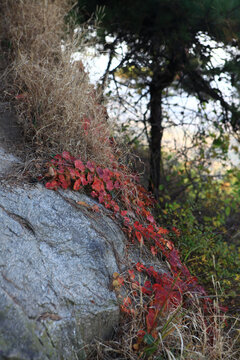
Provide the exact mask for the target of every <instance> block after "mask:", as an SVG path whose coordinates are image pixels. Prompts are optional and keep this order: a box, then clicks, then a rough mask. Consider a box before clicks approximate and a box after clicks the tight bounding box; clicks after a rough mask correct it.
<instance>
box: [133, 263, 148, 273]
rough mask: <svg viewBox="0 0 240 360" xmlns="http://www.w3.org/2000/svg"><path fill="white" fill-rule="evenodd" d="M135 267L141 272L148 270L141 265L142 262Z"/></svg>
mask: <svg viewBox="0 0 240 360" xmlns="http://www.w3.org/2000/svg"><path fill="white" fill-rule="evenodd" d="M135 266H136V269H137V271H139V272H142V271H143V270H146V267H145V266H144V265H143V264H141V263H140V262H138V263H137V264H136V265H135Z"/></svg>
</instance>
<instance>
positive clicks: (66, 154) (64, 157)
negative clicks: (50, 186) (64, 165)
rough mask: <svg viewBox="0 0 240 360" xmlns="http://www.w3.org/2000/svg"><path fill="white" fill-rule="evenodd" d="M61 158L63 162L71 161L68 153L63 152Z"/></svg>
mask: <svg viewBox="0 0 240 360" xmlns="http://www.w3.org/2000/svg"><path fill="white" fill-rule="evenodd" d="M62 157H63V159H65V160H68V161H71V155H70V154H69V152H68V151H63V153H62Z"/></svg>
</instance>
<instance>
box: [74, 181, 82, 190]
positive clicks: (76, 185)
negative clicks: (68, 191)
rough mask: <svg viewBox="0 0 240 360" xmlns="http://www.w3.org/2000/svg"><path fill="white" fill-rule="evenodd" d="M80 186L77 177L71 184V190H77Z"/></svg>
mask: <svg viewBox="0 0 240 360" xmlns="http://www.w3.org/2000/svg"><path fill="white" fill-rule="evenodd" d="M80 187H81V179H77V180H76V181H75V183H74V185H73V190H76V191H77V190H79V189H80Z"/></svg>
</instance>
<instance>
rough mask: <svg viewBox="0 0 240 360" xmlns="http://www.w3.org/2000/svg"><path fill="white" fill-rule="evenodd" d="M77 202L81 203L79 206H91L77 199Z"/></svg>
mask: <svg viewBox="0 0 240 360" xmlns="http://www.w3.org/2000/svg"><path fill="white" fill-rule="evenodd" d="M77 204H78V205H81V206H85V207H87V208H90V207H91V206H90V205H89V204H87V203H86V202H85V201H77Z"/></svg>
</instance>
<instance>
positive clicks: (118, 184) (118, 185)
mask: <svg viewBox="0 0 240 360" xmlns="http://www.w3.org/2000/svg"><path fill="white" fill-rule="evenodd" d="M114 187H115V189H120V182H119V181H115V183H114Z"/></svg>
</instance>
